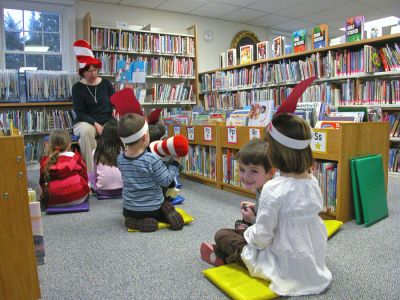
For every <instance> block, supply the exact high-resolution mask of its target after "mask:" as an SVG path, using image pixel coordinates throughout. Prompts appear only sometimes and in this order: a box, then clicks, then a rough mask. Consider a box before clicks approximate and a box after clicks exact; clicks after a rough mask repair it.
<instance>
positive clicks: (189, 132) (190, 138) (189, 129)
mask: <svg viewBox="0 0 400 300" xmlns="http://www.w3.org/2000/svg"><path fill="white" fill-rule="evenodd" d="M186 132H187V139H188V141H194V127H186Z"/></svg>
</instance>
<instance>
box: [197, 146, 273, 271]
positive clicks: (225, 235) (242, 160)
mask: <svg viewBox="0 0 400 300" xmlns="http://www.w3.org/2000/svg"><path fill="white" fill-rule="evenodd" d="M236 159H237V161H238V163H239V177H240V181H241V182H242V183H243V185H244V187H245V188H246V189H248V190H250V191H253V192H255V193H256V199H255V203H254V202H248V201H242V202H241V203H240V211H241V213H242V217H243V218H242V220H238V221H236V223H235V229H229V228H226V229H220V230H218V231H217V232H216V233H215V238H214V239H215V241H217V244H222V243H224V241H225V240H228V241H230V242H231V241H233V243H234V244H235V245H238V244H243V245H245V244H246V241H245V239H244V236H243V233H244V230H245V229H246V228H247V227H248V226H250V225H252V224H254V222H255V220H256V215H257V210H258V202H259V197H260V193H261V189H262V187H263V185H264V183H266V182H267V181H268V180H270V179H271V178H272V177H273V176H274V174H275V171H276V170H275V168H273V167H272V166H271V164H270V162H269V159H268V156H267V143H266V142H263V141H261V140H260V139H257V138H254V139H252V140H251V141H250V142H249V143H247V144H246V145H245V146H243V147H242V148H241V149H240V151H239V152H238V153H237V155H236ZM214 248H215V250H217V251H220V252H218V253H217V255H215V254H214V251H215V250H214ZM224 249H225V247H221V249H220V248H217V247H216V245H211V244H208V243H202V244H201V246H200V255H201V258H202V259H203V260H204V261H206V262H208V263H210V264H213V265H217V266H219V265H223V264H225V262H226V263H230V262H234V261H235V260H236V259H235V256H232V255H229V254H230V253H231V250H228V251H226V252H225V251H224ZM230 256H232V257H230ZM221 258H223V259H221Z"/></svg>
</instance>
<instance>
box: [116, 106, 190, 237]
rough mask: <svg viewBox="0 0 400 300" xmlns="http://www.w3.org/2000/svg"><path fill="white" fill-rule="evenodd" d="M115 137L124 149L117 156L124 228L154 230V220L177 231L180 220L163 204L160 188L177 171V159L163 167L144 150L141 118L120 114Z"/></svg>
mask: <svg viewBox="0 0 400 300" xmlns="http://www.w3.org/2000/svg"><path fill="white" fill-rule="evenodd" d="M118 134H119V136H120V138H121V140H122V142H123V143H124V144H125V146H126V150H125V151H124V152H123V153H121V154H120V155H119V157H118V160H117V162H118V168H119V169H120V171H121V174H122V182H123V188H122V198H123V215H124V217H125V225H126V227H128V228H131V229H137V230H139V231H142V232H152V231H156V230H157V229H158V221H163V222H166V223H169V224H170V225H171V229H173V230H181V229H182V227H183V218H182V216H181V215H180V214H179V213H178V212H177V211H176V210H175V208H174V206H173V205H172V204H171V203H170V202H168V201H165V199H164V195H163V191H162V188H163V187H168V186H169V185H170V184H171V182H172V181H173V180H174V178H175V176H176V175H177V174H178V172H179V169H180V168H181V165H180V160H181V158H174V160H173V161H172V162H171V163H169V164H166V163H164V162H163V161H162V160H161V159H160V158H159V157H158V156H157V155H155V154H153V153H151V152H149V151H147V147H148V145H149V140H150V138H149V129H148V125H147V122H146V121H145V119H144V117H142V116H140V115H138V114H131V113H130V114H126V115H124V116H123V117H122V118H121V119H120V121H119V124H118Z"/></svg>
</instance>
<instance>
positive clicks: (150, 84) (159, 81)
mask: <svg viewBox="0 0 400 300" xmlns="http://www.w3.org/2000/svg"><path fill="white" fill-rule="evenodd" d="M131 27H132V26H131ZM135 27H138V26H135ZM146 27H147V26H146ZM96 30H97V31H98V30H100V31H101V30H103V31H108V32H111V34H113V33H117V34H125V35H130V34H132V35H138V36H140V38H138V39H141V38H143V40H144V41H143V44H145V40H146V39H148V44H149V45H150V44H151V45H153V46H154V45H157V42H155V41H154V40H153V38H154V39H156V40H158V39H160V40H161V39H164V38H165V41H166V44H168V43H167V39H168V38H171V39H172V42H174V41H175V40H176V39H177V40H179V41H181V42H182V44H185V43H184V41H190V42H188V43H189V44H190V45H192V42H193V46H194V53H189V52H185V53H179V52H176V51H175V50H176V49H174V51H172V52H171V51H169V50H166V49H165V51H163V50H161V49H158V50H159V51H156V52H154V50H153V49H139V50H129V49H128V50H127V49H126V48H118V49H110V48H109V47H108V46H109V45H105V44H104V42H103V44H101V45H96V43H95V42H94V41H96V39H95V35H94V34H93V32H96ZM143 36H144V37H143ZM172 37H173V38H172ZM83 38H84V39H85V40H87V41H89V43H91V46H92V51H93V53H94V54H95V55H102V54H107V55H114V54H115V55H119V54H123V55H129V57H130V58H131V59H133V60H135V59H136V57H146V59H147V60H148V61H149V64H148V74H147V75H146V83H145V87H144V88H145V89H146V96H145V100H144V104H143V106H148V107H149V106H150V107H164V108H170V107H189V108H190V107H191V106H193V105H196V104H197V101H198V99H199V91H198V88H197V78H198V73H197V72H198V71H197V70H198V62H197V57H198V52H197V48H198V41H197V26H196V25H193V26H190V27H188V28H185V29H183V30H182V32H181V33H177V32H159V31H151V29H147V28H143V29H130V28H126V29H125V28H124V29H122V28H115V27H106V26H96V25H95V24H94V22H92V18H91V15H90V13H89V12H88V13H86V15H85V16H84V17H83ZM133 40H134V39H133ZM176 43H178V44H179V42H176ZM171 44H174V43H171ZM189 49H190V48H189ZM142 50H143V51H142ZM152 58H154V59H155V60H156V61H158V59H160V60H161V59H162V58H164V59H169V60H171V61H169V62H168V63H166V62H163V63H161V62H159V63H160V65H157V63H156V65H157V66H155V67H154V69H155V70H156V71H155V72H154V73H152V74H150V70H151V67H152V65H151V62H150V60H151V59H152ZM175 59H177V60H178V59H180V60H182V59H183V60H185V61H186V64H187V65H190V64H191V63H193V74H186V73H185V72H183V73H182V74H171V72H172V70H169V71H168V72H167V71H166V70H167V69H169V68H171V67H170V66H167V65H166V64H169V63H173V64H175V63H176V64H179V62H178V61H175ZM172 60H173V61H172ZM189 61H190V62H189ZM154 69H153V71H154ZM174 69H181V70H184V68H183V67H182V68H178V67H177V66H175V67H174ZM163 70H164V71H163ZM158 72H161V73H162V74H161V75H160V74H158ZM174 72H175V71H174ZM190 73H192V72H190ZM100 76H104V77H108V78H109V79H111V80H112V81H113V80H114V78H115V76H116V70H114V71H110V72H109V73H106V74H100ZM154 85H158V86H160V85H164V87H163V91H165V90H167V91H171V92H170V93H168V98H169V100H165V99H164V98H163V97H165V96H161V97H160V98H161V99H158V98H157V96H154V95H155V94H156V92H155V91H154V89H155V87H154ZM178 85H183V88H184V89H185V88H186V89H188V90H189V87H190V86H191V90H192V92H191V97H189V99H180V100H179V101H175V100H170V97H172V96H171V95H172V94H173V92H172V90H173V89H174V88H176V93H177V94H180V93H178V92H177V91H178V87H177V86H178ZM161 95H164V93H163V92H162V93H161Z"/></svg>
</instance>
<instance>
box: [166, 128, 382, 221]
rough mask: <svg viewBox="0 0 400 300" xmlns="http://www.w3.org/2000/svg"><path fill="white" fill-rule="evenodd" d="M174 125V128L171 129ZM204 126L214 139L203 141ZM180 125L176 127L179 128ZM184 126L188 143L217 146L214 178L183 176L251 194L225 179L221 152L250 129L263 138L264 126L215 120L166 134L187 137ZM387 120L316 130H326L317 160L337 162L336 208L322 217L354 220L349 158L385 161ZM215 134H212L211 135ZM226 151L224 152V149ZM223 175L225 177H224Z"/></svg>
mask: <svg viewBox="0 0 400 300" xmlns="http://www.w3.org/2000/svg"><path fill="white" fill-rule="evenodd" d="M174 127H175V129H174ZM204 127H212V128H213V129H214V128H215V138H213V140H212V142H209V141H207V142H206V143H205V141H204V138H203V135H204ZM178 128H179V129H178ZM187 128H194V132H195V138H194V140H193V141H189V143H190V144H191V145H193V144H196V145H209V144H211V145H212V146H215V147H216V163H217V174H216V176H215V180H210V179H209V178H206V177H204V176H198V175H193V174H190V173H187V172H184V173H183V174H182V175H183V176H184V177H186V178H188V179H193V180H195V181H197V182H201V183H205V184H208V185H212V186H214V187H216V188H218V189H223V190H227V191H230V192H234V193H239V194H242V195H245V196H248V197H254V193H252V192H249V191H247V190H245V189H244V188H242V187H240V186H238V185H235V184H231V183H227V182H224V176H225V175H226V174H224V171H226V169H224V166H223V165H224V164H223V155H224V153H226V150H229V151H231V152H230V153H231V157H233V156H234V154H235V153H236V152H237V151H238V150H239V149H240V148H241V147H242V146H243V145H244V144H246V143H247V142H248V141H249V140H250V137H251V136H253V135H254V132H251V131H252V130H253V129H255V130H256V131H258V135H259V136H260V138H261V139H262V138H264V137H265V131H264V128H260V127H247V126H238V127H231V126H225V125H222V123H218V124H217V125H182V126H180V127H179V126H173V125H169V126H168V136H173V135H175V134H177V133H178V131H179V132H180V133H181V134H183V135H186V136H187ZM232 128H233V129H234V130H235V132H236V133H235V135H236V142H235V139H233V142H232V138H231V137H229V135H230V134H231V132H230V131H229V130H230V129H232ZM388 129H389V123H388V122H365V123H343V124H341V127H340V128H339V129H319V130H320V131H323V132H324V133H325V140H326V149H325V151H324V152H323V153H322V152H317V151H313V157H314V158H315V160H316V161H327V162H335V163H336V164H337V182H336V210H335V212H333V213H322V214H321V215H322V217H323V218H325V219H337V220H340V221H343V222H347V221H350V220H351V219H353V201H352V191H351V176H350V159H351V158H353V157H358V156H364V155H372V154H381V155H382V157H383V163H384V164H387V163H388V158H389V139H388V136H387V132H388ZM213 137H214V135H213ZM224 151H225V152H224ZM225 177H226V176H225ZM385 182H386V187H387V182H388V170H387V169H386V170H385Z"/></svg>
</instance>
